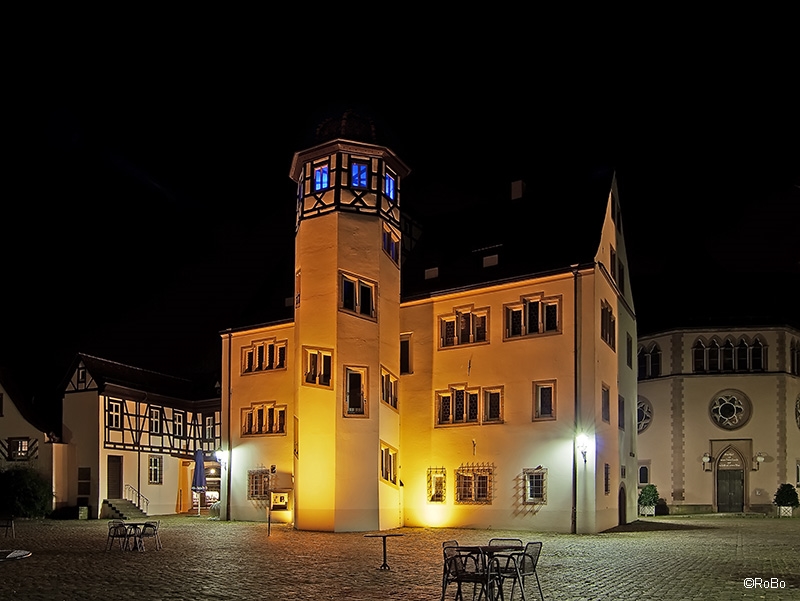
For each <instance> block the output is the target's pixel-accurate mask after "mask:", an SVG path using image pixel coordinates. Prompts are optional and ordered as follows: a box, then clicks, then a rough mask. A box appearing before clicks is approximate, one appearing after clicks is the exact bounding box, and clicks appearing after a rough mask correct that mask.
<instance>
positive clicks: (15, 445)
mask: <svg viewBox="0 0 800 601" xmlns="http://www.w3.org/2000/svg"><path fill="white" fill-rule="evenodd" d="M30 442H31V441H30V438H9V439H8V460H9V461H27V460H28V459H29V456H28V452H29V451H30V450H31V449H30Z"/></svg>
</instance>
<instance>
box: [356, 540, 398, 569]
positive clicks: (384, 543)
mask: <svg viewBox="0 0 800 601" xmlns="http://www.w3.org/2000/svg"><path fill="white" fill-rule="evenodd" d="M364 536H365V537H366V538H377V537H379V536H380V537H381V538H382V539H383V563H382V564H381V567H380V568H378V569H379V570H388V569H389V564H388V563H386V538H387V537H389V536H403V535H402V534H401V533H399V532H376V533H375V534H365V535H364Z"/></svg>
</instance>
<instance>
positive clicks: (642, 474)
mask: <svg viewBox="0 0 800 601" xmlns="http://www.w3.org/2000/svg"><path fill="white" fill-rule="evenodd" d="M638 484H639V487H640V488H641V487H642V486H647V485H648V484H650V462H649V461H643V462H639V482H638Z"/></svg>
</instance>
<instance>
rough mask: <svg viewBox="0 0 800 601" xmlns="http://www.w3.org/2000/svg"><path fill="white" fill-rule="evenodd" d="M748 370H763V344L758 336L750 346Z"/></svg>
mask: <svg viewBox="0 0 800 601" xmlns="http://www.w3.org/2000/svg"><path fill="white" fill-rule="evenodd" d="M750 371H764V345H763V344H761V341H760V340H759V339H758V338H756V339H755V340H754V341H753V346H751V347H750Z"/></svg>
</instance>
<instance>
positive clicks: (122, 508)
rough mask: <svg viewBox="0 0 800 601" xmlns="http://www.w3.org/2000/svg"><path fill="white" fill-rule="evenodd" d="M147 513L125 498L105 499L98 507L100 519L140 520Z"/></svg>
mask: <svg viewBox="0 0 800 601" xmlns="http://www.w3.org/2000/svg"><path fill="white" fill-rule="evenodd" d="M146 517H147V514H146V513H145V512H144V511H142V510H141V509H139V508H138V507H136V505H134V504H133V503H131V502H130V501H127V500H125V499H105V500H104V501H103V507H102V508H101V509H100V518H101V519H110V520H134V521H136V520H142V519H144V518H146Z"/></svg>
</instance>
